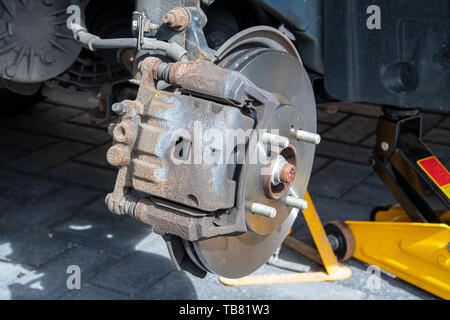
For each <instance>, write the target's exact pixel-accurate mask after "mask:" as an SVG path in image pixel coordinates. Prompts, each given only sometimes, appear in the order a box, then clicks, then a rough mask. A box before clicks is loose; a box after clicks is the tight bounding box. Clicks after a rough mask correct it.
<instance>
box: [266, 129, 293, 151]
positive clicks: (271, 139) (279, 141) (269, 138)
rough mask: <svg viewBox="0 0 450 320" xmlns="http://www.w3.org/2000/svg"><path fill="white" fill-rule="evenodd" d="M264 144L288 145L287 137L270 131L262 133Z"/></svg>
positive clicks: (284, 146)
mask: <svg viewBox="0 0 450 320" xmlns="http://www.w3.org/2000/svg"><path fill="white" fill-rule="evenodd" d="M261 140H262V142H263V143H264V144H270V145H273V146H276V147H280V148H287V147H289V139H288V138H286V137H283V136H279V135H276V134H272V133H267V132H266V133H264V134H263V135H262V137H261Z"/></svg>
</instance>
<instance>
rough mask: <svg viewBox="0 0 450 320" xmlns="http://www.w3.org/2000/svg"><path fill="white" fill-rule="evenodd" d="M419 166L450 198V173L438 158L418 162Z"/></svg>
mask: <svg viewBox="0 0 450 320" xmlns="http://www.w3.org/2000/svg"><path fill="white" fill-rule="evenodd" d="M417 164H418V165H419V166H420V167H421V168H422V170H423V171H425V173H426V174H427V175H428V176H429V177H430V178H431V180H433V182H434V183H435V184H436V185H437V186H438V187H439V189H441V190H442V192H443V193H444V194H445V195H446V196H447V197H448V198H450V173H449V172H448V170H447V169H446V168H445V167H444V166H443V165H442V163H440V162H439V160H438V159H437V158H436V157H434V156H433V157H428V158H425V159H422V160H419V161H417Z"/></svg>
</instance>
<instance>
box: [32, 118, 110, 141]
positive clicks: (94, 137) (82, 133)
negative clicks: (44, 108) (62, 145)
mask: <svg viewBox="0 0 450 320" xmlns="http://www.w3.org/2000/svg"><path fill="white" fill-rule="evenodd" d="M39 132H41V133H45V134H48V135H51V136H56V137H60V138H63V139H68V140H74V141H79V142H84V143H89V144H92V145H101V144H103V143H105V142H107V141H109V140H111V137H110V136H109V134H108V132H107V131H106V130H105V129H94V128H91V127H86V126H80V125H77V124H73V123H67V122H59V123H56V124H54V125H51V126H47V127H45V128H42V129H40V130H39Z"/></svg>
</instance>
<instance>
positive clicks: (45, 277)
mask: <svg viewBox="0 0 450 320" xmlns="http://www.w3.org/2000/svg"><path fill="white" fill-rule="evenodd" d="M119 259H120V257H118V256H114V255H112V254H110V253H105V252H103V251H99V250H94V249H91V248H86V247H83V246H77V247H75V248H73V249H71V250H69V251H67V252H65V253H63V254H61V255H60V256H58V257H57V258H56V259H54V260H52V261H51V262H49V263H47V264H46V265H45V266H43V267H41V268H39V269H37V270H33V271H32V272H28V273H27V274H26V275H24V276H23V277H21V278H18V279H16V280H15V281H14V282H12V283H9V284H8V286H7V288H6V290H5V291H9V294H10V295H11V299H56V298H58V297H60V296H62V295H63V294H68V293H70V292H71V290H70V289H69V288H68V287H67V281H68V277H69V276H70V275H71V274H72V273H71V272H69V273H68V272H67V271H68V270H67V269H68V267H69V266H76V267H78V268H79V270H80V276H81V277H80V281H81V285H83V284H84V283H85V282H86V281H87V280H89V279H90V278H91V277H93V276H95V275H96V274H97V273H99V272H101V271H102V270H103V269H104V268H105V267H107V266H109V265H111V264H113V263H115V262H117V261H118V260H119ZM69 271H70V269H69ZM72 272H73V271H72Z"/></svg>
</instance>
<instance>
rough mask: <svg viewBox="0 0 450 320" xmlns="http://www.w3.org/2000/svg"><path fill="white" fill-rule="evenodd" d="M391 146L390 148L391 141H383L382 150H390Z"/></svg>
mask: <svg viewBox="0 0 450 320" xmlns="http://www.w3.org/2000/svg"><path fill="white" fill-rule="evenodd" d="M389 148H390V146H389V143H387V142H386V141H383V142H382V143H381V150H383V151H384V152H387V151H389Z"/></svg>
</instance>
